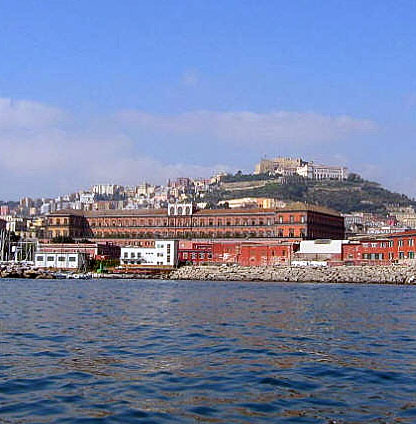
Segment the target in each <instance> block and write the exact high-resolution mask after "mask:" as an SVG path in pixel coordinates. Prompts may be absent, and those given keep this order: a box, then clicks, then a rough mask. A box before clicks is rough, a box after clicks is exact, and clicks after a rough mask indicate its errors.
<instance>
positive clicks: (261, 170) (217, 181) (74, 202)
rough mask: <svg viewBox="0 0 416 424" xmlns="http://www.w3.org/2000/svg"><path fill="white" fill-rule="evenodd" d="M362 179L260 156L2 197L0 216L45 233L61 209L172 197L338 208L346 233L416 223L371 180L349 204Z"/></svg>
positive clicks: (411, 211)
mask: <svg viewBox="0 0 416 424" xmlns="http://www.w3.org/2000/svg"><path fill="white" fill-rule="evenodd" d="M362 181H363V180H362V179H361V178H360V177H359V176H357V175H356V174H351V173H349V172H348V169H347V168H346V167H343V166H332V165H324V164H318V163H315V162H312V161H306V160H304V159H302V158H290V157H276V158H273V159H265V158H263V159H261V160H260V162H259V163H258V164H256V165H255V166H254V169H253V172H252V173H249V174H243V173H242V172H241V171H238V172H237V173H236V174H227V173H225V172H220V173H217V174H216V175H213V176H212V177H211V178H188V177H183V178H177V179H175V180H169V181H168V182H167V184H166V185H154V184H150V183H148V182H144V183H142V184H138V185H134V186H123V185H118V184H95V185H93V186H92V187H91V188H90V189H88V190H80V191H77V192H74V193H68V194H62V195H60V196H58V197H56V198H37V199H32V198H30V197H23V198H21V199H20V201H19V202H2V204H1V205H0V221H1V222H3V227H4V228H5V229H6V230H7V231H10V232H11V233H13V235H14V236H15V237H18V238H20V239H23V240H32V239H37V238H42V237H43V236H44V234H45V229H46V224H47V217H48V216H49V215H50V214H52V213H56V212H59V211H63V210H73V211H85V212H94V211H97V212H100V211H103V212H104V211H135V210H136V211H139V210H151V209H163V208H167V207H168V205H170V204H177V203H192V204H193V207H194V208H198V209H200V210H204V209H255V208H263V209H270V208H284V207H286V206H287V205H290V204H292V203H294V202H302V203H310V204H315V205H318V206H325V207H329V208H331V209H335V210H337V211H338V212H340V213H341V214H342V216H343V217H344V221H345V230H346V234H347V235H348V236H354V235H377V234H389V233H394V232H399V231H405V230H408V229H414V228H416V212H415V207H414V205H415V203H414V202H412V201H411V200H410V199H407V198H406V197H405V196H401V195H397V194H394V193H390V192H388V191H387V190H385V189H380V188H379V187H378V190H384V192H383V193H382V194H384V197H383V198H376V197H375V195H374V194H373V193H372V192H371V190H370V188H371V187H370V186H369V187H368V188H367V187H366V190H367V192H368V193H371V194H372V196H373V197H369V198H363V199H362V200H359V201H355V205H358V208H356V209H357V210H355V211H354V210H352V211H351V210H350V209H349V208H348V204H347V203H346V202H347V198H349V197H351V193H349V194H348V195H346V196H343V195H342V194H343V190H349V191H351V190H350V189H351V185H354V188H355V189H357V187H359V190H358V191H359V192H360V193H363V192H364V191H365V190H364V189H363V186H362V184H361V186H357V184H359V183H360V182H362ZM367 183H368V184H367V185H369V184H370V183H369V182H367ZM372 184H373V185H374V184H375V183H372ZM305 187H306V188H307V190H309V192H310V193H315V194H314V195H312V194H310V196H309V197H310V198H308V197H307V196H303V197H301V196H300V195H299V194H298V192H301V191H302V190H304V189H305ZM376 188H377V187H376ZM372 189H373V190H374V187H372ZM353 191H354V190H353ZM356 191H357V190H356ZM337 193H340V197H341V199H342V202H341V203H339V204H337V203H334V202H335V199H336V197H337ZM387 194H388V196H387ZM379 197H380V195H379ZM374 199H376V200H374ZM328 200H329V201H328ZM377 201H378V202H379V203H380V202H381V206H380V205H379V204H378V203H377ZM375 206H377V208H376V207H375Z"/></svg>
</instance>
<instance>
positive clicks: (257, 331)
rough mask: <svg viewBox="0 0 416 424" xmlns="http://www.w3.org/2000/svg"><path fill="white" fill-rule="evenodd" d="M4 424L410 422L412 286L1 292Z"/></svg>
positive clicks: (81, 287) (7, 286)
mask: <svg viewBox="0 0 416 424" xmlns="http://www.w3.org/2000/svg"><path fill="white" fill-rule="evenodd" d="M0 319H1V346H0V423H49V422H54V423H89V422H91V423H95V422H97V423H98V422H106V423H113V422H114V423H116V422H120V423H129V422H146V423H164V422H178V423H194V422H209V423H262V422H269V423H280V422H282V423H335V422H336V423H373V422H374V423H394V422H397V423H415V422H416V362H415V361H416V287H403V286H402V287H400V286H362V285H361V286H360V285H313V284H272V283H213V282H209V283H201V282H172V281H149V280H146V281H138V280H135V281H121V280H99V281H40V280H37V281H30V280H2V281H0Z"/></svg>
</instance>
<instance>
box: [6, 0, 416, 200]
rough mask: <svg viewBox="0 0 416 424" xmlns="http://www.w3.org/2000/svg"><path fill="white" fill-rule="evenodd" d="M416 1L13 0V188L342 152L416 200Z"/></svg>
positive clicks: (160, 175)
mask: <svg viewBox="0 0 416 424" xmlns="http://www.w3.org/2000/svg"><path fill="white" fill-rule="evenodd" d="M415 22H416V3H415V2H414V1H400V0H396V1H383V0H379V1H366V0H364V1H363V0H361V1H355V0H345V1H335V0H328V1H321V2H318V1H314V2H311V1H306V0H305V1H302V0H299V1H277V0H276V1H270V0H267V1H263V0H251V1H244V0H239V1H237V0H226V1H222V2H219V1H213V0H212V1H211V0H205V1H202V0H198V1H196V0H195V1H188V0H176V1H175V0H170V1H158V0H154V1H140V0H122V1H115V0H112V1H110V0H88V1H85V0H71V1H67V0H42V1H39V0H36V1H31V0H24V1H15V0H0V58H1V60H0V148H1V151H2V154H1V159H0V181H1V183H2V184H1V185H0V198H2V199H17V198H18V197H21V196H24V195H30V196H42V195H43V196H52V195H57V194H59V193H65V192H68V191H75V190H77V189H81V188H84V187H88V186H89V185H91V184H93V183H96V182H120V183H130V184H134V183H138V182H140V181H143V180H144V179H146V180H149V181H151V182H163V181H165V179H166V178H168V177H174V176H178V175H186V174H190V175H195V176H196V175H209V174H210V173H212V172H213V170H217V169H225V170H230V171H235V170H237V169H243V170H246V171H250V170H252V169H253V167H254V164H255V162H256V161H258V159H259V158H260V157H261V156H263V155H267V156H269V157H270V156H275V155H292V156H302V157H304V158H305V159H314V160H317V161H322V162H328V163H331V164H337V163H341V164H343V165H347V166H348V167H349V168H351V169H352V170H354V171H357V172H359V173H361V174H362V175H363V176H365V177H367V178H370V179H376V180H378V181H380V182H382V183H383V184H385V185H386V186H387V187H389V188H392V189H394V190H397V191H401V192H405V193H407V194H409V195H411V196H416V167H415V166H414V162H415V160H414V159H415V151H416V136H415V134H416V131H415V130H416V71H415V70H416V54H415V53H416V47H415V46H416V26H415V24H414V23H415Z"/></svg>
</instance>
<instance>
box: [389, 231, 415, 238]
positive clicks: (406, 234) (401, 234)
mask: <svg viewBox="0 0 416 424" xmlns="http://www.w3.org/2000/svg"><path fill="white" fill-rule="evenodd" d="M412 236H416V230H406V231H401V232H399V233H392V234H388V237H412Z"/></svg>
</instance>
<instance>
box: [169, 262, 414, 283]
mask: <svg viewBox="0 0 416 424" xmlns="http://www.w3.org/2000/svg"><path fill="white" fill-rule="evenodd" d="M169 278H170V279H171V280H201V281H275V282H302V283H363V284H370V283H379V284H416V265H412V266H406V265H394V266H337V267H319V268H318V267H316V268H312V267H302V268H301V267H289V266H273V267H252V266H250V267H243V266H239V265H232V266H227V265H221V266H183V267H181V268H178V269H176V270H174V271H172V272H171V273H170V275H169Z"/></svg>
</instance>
